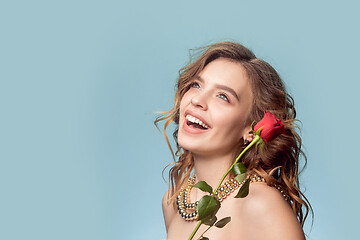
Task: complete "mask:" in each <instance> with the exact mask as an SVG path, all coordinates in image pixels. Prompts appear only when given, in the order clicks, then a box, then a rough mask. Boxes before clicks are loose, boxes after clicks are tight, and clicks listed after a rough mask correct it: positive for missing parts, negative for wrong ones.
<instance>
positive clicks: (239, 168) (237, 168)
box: [232, 162, 247, 175]
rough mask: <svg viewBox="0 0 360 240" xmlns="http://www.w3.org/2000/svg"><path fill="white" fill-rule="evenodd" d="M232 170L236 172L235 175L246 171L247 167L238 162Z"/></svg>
mask: <svg viewBox="0 0 360 240" xmlns="http://www.w3.org/2000/svg"><path fill="white" fill-rule="evenodd" d="M232 171H233V173H235V175H239V174H241V173H246V171H247V169H246V167H245V165H244V164H243V163H241V162H238V163H236V164H235V165H234V167H233V169H232Z"/></svg>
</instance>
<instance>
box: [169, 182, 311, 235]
mask: <svg viewBox="0 0 360 240" xmlns="http://www.w3.org/2000/svg"><path fill="white" fill-rule="evenodd" d="M193 192H198V191H197V190H196V189H193V191H192V193H193ZM198 193H199V192H198ZM192 195H196V194H192ZM234 196H235V192H234V193H232V194H231V195H230V196H229V197H228V198H226V199H225V200H224V201H223V202H222V205H221V208H220V210H219V212H218V213H217V218H218V219H221V218H223V217H228V216H231V222H230V223H229V224H227V225H226V226H225V227H224V228H221V229H220V228H216V227H212V228H211V229H210V230H209V231H207V232H206V233H205V235H204V236H206V237H208V238H210V239H211V240H216V239H228V240H232V239H234V240H235V239H241V240H252V239H254V240H255V239H256V240H258V239H267V240H272V239H274V240H288V239H292V240H304V239H305V237H304V234H303V231H302V229H301V226H300V223H299V222H298V220H297V218H296V216H295V214H294V213H293V211H292V210H291V208H290V206H289V205H288V203H287V202H286V201H285V200H284V199H283V198H282V195H281V194H280V193H279V192H278V190H276V189H275V188H272V187H269V186H267V185H266V184H265V183H255V182H254V183H251V184H250V192H249V195H248V196H247V197H246V198H243V199H236V198H233V197H234ZM166 201H167V194H165V196H164V198H163V212H164V219H165V225H166V229H167V234H168V238H167V239H168V240H184V239H188V238H189V236H190V234H191V233H192V231H193V230H194V228H195V226H196V225H197V222H196V221H193V222H188V221H185V220H184V219H182V218H181V217H180V215H179V214H178V213H177V211H176V210H175V208H174V207H173V205H167V203H166ZM206 228H207V226H204V225H202V226H201V227H200V229H199V231H198V232H197V234H196V235H195V237H194V239H198V238H199V237H200V235H201V234H202V233H203V232H204V231H205V230H206Z"/></svg>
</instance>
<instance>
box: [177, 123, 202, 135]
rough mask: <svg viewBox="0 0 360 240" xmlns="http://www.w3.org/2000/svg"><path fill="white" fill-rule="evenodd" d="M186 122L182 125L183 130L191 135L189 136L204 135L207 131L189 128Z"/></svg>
mask: <svg viewBox="0 0 360 240" xmlns="http://www.w3.org/2000/svg"><path fill="white" fill-rule="evenodd" d="M186 122H187V121H184V124H183V129H184V131H185V132H188V133H191V134H199V133H204V132H206V131H207V129H200V128H195V127H192V126H189V125H187V124H186Z"/></svg>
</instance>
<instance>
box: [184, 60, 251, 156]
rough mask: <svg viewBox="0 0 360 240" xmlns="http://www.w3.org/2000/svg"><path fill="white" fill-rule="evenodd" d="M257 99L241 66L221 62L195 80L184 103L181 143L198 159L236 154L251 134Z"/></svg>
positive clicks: (208, 67)
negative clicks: (249, 120) (200, 157)
mask: <svg viewBox="0 0 360 240" xmlns="http://www.w3.org/2000/svg"><path fill="white" fill-rule="evenodd" d="M252 102H253V96H252V91H251V86H250V83H249V80H248V78H247V75H246V72H245V69H244V68H243V67H242V65H241V64H240V63H237V62H232V61H230V60H228V59H224V58H219V59H216V60H214V61H212V62H210V63H209V64H208V65H206V67H205V68H204V69H203V70H202V71H201V72H200V74H199V75H198V76H197V77H196V78H195V79H193V82H192V84H191V86H190V89H189V90H188V91H187V92H186V93H185V94H184V96H183V98H182V100H181V102H180V118H179V131H178V143H179V144H180V146H182V147H183V148H184V149H186V150H189V151H191V152H193V153H194V154H198V155H211V156H218V155H224V154H229V153H234V151H235V150H236V149H235V147H236V145H237V144H238V143H239V141H240V139H241V138H242V137H243V136H244V135H245V134H247V133H248V132H249V130H250V126H247V125H246V120H247V119H248V116H249V113H250V111H251V107H252Z"/></svg>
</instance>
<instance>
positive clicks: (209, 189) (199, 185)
mask: <svg viewBox="0 0 360 240" xmlns="http://www.w3.org/2000/svg"><path fill="white" fill-rule="evenodd" d="M193 187H196V188H198V189H200V190H201V191H203V192H208V193H212V191H213V190H212V187H211V186H210V185H209V184H207V183H206V182H205V181H200V182H197V183H196V184H195V185H194V186H193Z"/></svg>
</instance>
